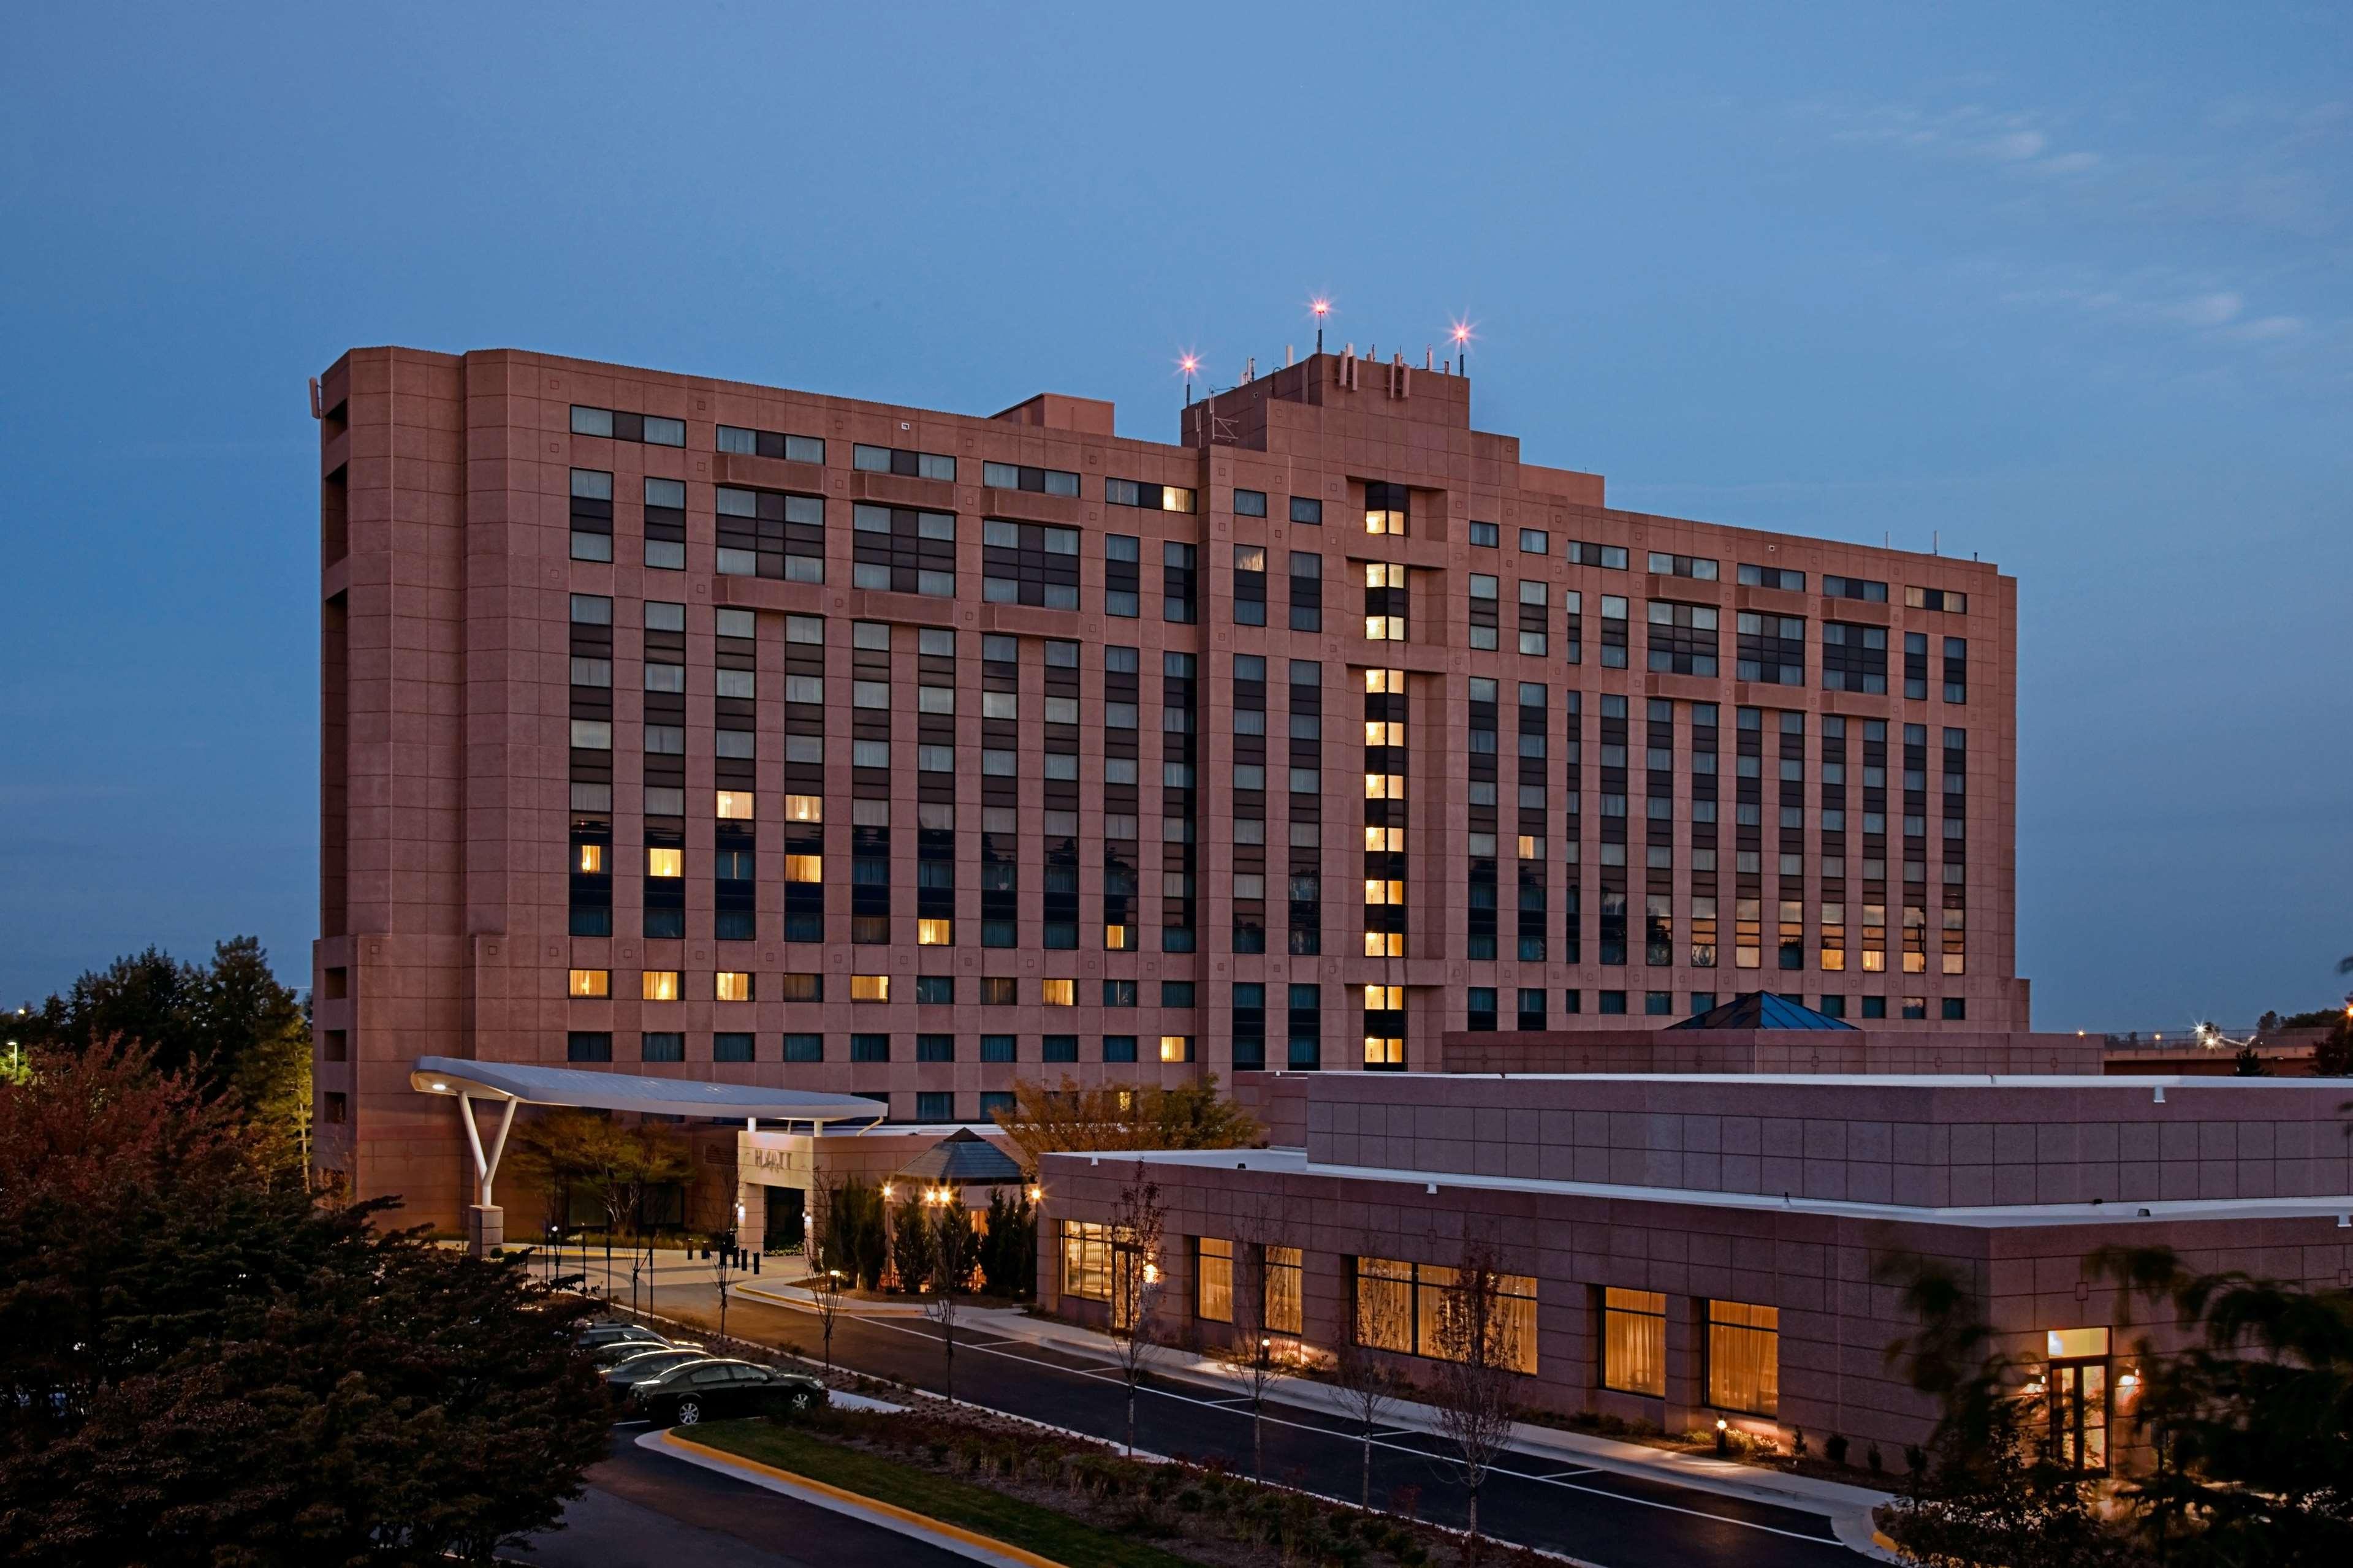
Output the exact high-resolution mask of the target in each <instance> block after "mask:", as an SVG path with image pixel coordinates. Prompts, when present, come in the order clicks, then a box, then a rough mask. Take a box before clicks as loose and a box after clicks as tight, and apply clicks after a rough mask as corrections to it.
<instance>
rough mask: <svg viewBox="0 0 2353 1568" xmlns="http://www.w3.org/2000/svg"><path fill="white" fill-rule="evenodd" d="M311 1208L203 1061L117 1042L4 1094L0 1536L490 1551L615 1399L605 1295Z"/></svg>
mask: <svg viewBox="0 0 2353 1568" xmlns="http://www.w3.org/2000/svg"><path fill="white" fill-rule="evenodd" d="M388 1207H389V1205H384V1204H375V1205H360V1206H355V1207H322V1206H317V1205H314V1204H313V1203H312V1200H311V1194H309V1193H308V1191H307V1190H306V1189H305V1186H304V1184H302V1183H301V1182H300V1181H299V1180H295V1179H292V1178H291V1177H290V1175H289V1173H286V1172H284V1171H283V1170H282V1168H280V1167H279V1166H278V1165H277V1164H276V1163H274V1158H273V1154H272V1152H271V1151H270V1150H269V1147H268V1140H267V1138H266V1137H265V1136H263V1135H262V1134H260V1133H258V1132H257V1131H256V1130H254V1129H252V1128H250V1127H248V1126H246V1125H243V1124H242V1123H241V1122H240V1121H239V1120H238V1118H237V1114H236V1112H235V1109H234V1108H232V1107H230V1106H227V1105H225V1104H223V1103H221V1102H220V1101H219V1100H207V1099H206V1097H205V1096H204V1094H203V1093H202V1091H201V1089H200V1087H199V1085H198V1084H197V1083H196V1082H195V1080H194V1079H193V1076H192V1075H190V1074H186V1073H181V1074H171V1075H164V1074H157V1073H155V1072H154V1071H153V1068H152V1065H151V1062H150V1059H149V1058H148V1057H147V1055H146V1053H145V1052H144V1051H143V1049H140V1048H133V1047H123V1046H121V1045H119V1044H117V1043H114V1042H101V1043H100V1044H98V1045H95V1046H92V1047H89V1048H87V1049H84V1050H79V1051H75V1052H70V1053H63V1054H59V1055H58V1056H55V1057H53V1058H50V1059H49V1060H48V1061H47V1062H46V1063H45V1064H44V1068H43V1070H42V1071H41V1072H40V1073H39V1074H37V1076H36V1077H35V1078H33V1079H31V1080H30V1081H28V1082H26V1083H24V1084H20V1085H14V1086H10V1087H7V1088H5V1089H0V1279H5V1280H6V1281H7V1282H8V1285H7V1289H5V1291H0V1556H5V1557H6V1558H7V1559H8V1560H9V1561H11V1562H20V1563H31V1564H57V1565H59V1568H62V1565H64V1564H69V1563H124V1562H138V1563H147V1564H157V1565H170V1568H197V1565H200V1564H201V1565H206V1568H215V1565H219V1564H229V1563H234V1564H237V1565H238V1568H279V1565H280V1564H283V1565H287V1568H292V1565H294V1564H301V1563H361V1562H366V1563H398V1564H412V1563H413V1564H419V1565H421V1564H424V1563H432V1562H438V1561H441V1560H443V1559H444V1558H445V1557H447V1556H454V1557H457V1558H459V1559H460V1560H463V1561H468V1562H487V1561H490V1559H491V1552H493V1550H494V1549H495V1548H496V1547H497V1546H498V1545H499V1544H500V1543H501V1542H511V1541H512V1540H513V1539H515V1538H516V1537H518V1536H521V1535H522V1534H526V1533H528V1532H531V1531H536V1530H539V1529H543V1528H545V1527H546V1526H548V1525H550V1524H552V1523H554V1521H555V1520H556V1518H557V1517H558V1516H559V1514H560V1512H561V1509H562V1504H563V1502H564V1500H565V1499H566V1498H569V1497H574V1496H577V1495H578V1493H579V1490H580V1476H581V1473H582V1471H583V1470H584V1469H585V1468H586V1466H587V1465H588V1464H590V1463H591V1462H593V1461H594V1460H595V1459H596V1458H598V1457H600V1456H601V1454H602V1453H603V1450H604V1447H605V1442H606V1426H607V1419H608V1416H609V1412H608V1411H607V1408H606V1407H605V1401H604V1398H603V1394H602V1390H601V1388H600V1386H599V1383H598V1380H597V1378H596V1374H595V1372H594V1370H593V1369H592V1368H591V1367H590V1366H588V1365H587V1364H586V1359H585V1358H583V1357H581V1356H579V1355H578V1354H577V1353H576V1352H574V1351H573V1349H572V1348H571V1337H570V1328H571V1325H572V1324H573V1322H574V1321H576V1320H577V1319H578V1318H579V1317H580V1316H581V1315H582V1314H584V1313H585V1312H586V1311H587V1310H589V1309H588V1308H587V1306H586V1303H583V1302H581V1301H579V1300H577V1299H576V1298H572V1297H568V1296H563V1295H558V1294H556V1293H554V1292H552V1291H550V1290H549V1289H546V1288H545V1287H543V1286H540V1285H536V1284H534V1283H533V1281H532V1280H531V1279H529V1277H528V1275H527V1274H526V1273H525V1271H524V1269H523V1268H522V1265H520V1264H519V1263H516V1262H513V1261H503V1260H490V1259H477V1258H468V1257H465V1256H462V1255H461V1254H459V1253H456V1252H453V1251H451V1250H448V1249H445V1248H441V1247H433V1246H430V1245H428V1244H427V1243H426V1242H425V1241H424V1239H423V1238H422V1237H421V1236H420V1235H419V1234H417V1233H416V1232H405V1231H391V1230H385V1229H384V1228H382V1227H381V1226H380V1225H379V1224H378V1223H377V1222H378V1221H379V1220H380V1219H381V1218H382V1217H383V1215H384V1214H385V1211H386V1210H387V1209H388Z"/></svg>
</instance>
